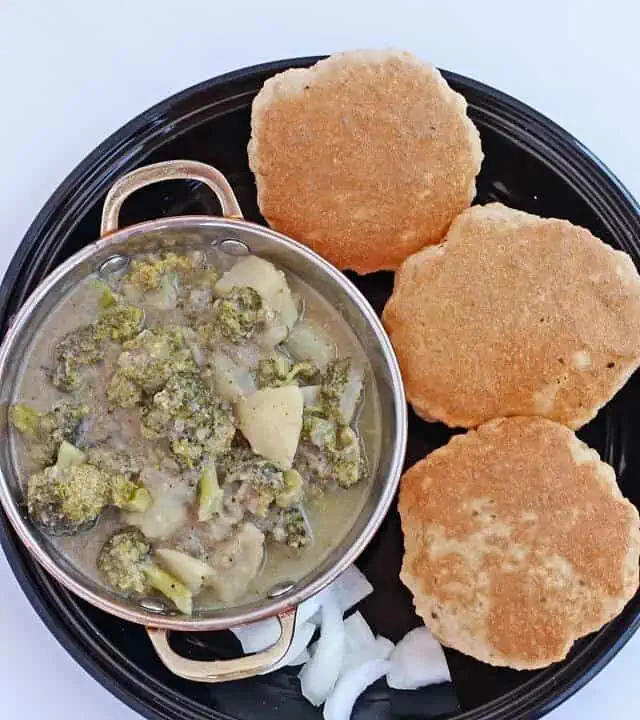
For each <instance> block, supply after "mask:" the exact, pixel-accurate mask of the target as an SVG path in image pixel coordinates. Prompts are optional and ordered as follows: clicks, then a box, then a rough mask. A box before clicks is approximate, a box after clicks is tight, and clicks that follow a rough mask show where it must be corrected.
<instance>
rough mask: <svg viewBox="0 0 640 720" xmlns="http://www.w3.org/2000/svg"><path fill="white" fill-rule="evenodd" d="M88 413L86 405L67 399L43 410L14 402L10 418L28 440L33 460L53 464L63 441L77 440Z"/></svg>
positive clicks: (72, 441)
mask: <svg viewBox="0 0 640 720" xmlns="http://www.w3.org/2000/svg"><path fill="white" fill-rule="evenodd" d="M88 413H89V408H88V407H87V406H86V405H81V406H74V405H71V404H70V403H67V402H60V403H57V404H56V405H54V407H53V409H52V410H51V412H47V413H42V412H38V411H37V410H34V409H33V408H30V407H28V406H27V405H22V404H18V405H13V406H12V407H11V409H10V411H9V420H10V422H11V424H12V425H13V427H14V428H15V429H16V430H17V431H18V432H20V433H21V434H22V435H24V436H25V438H26V439H27V441H28V444H29V451H30V454H31V456H32V457H33V459H34V460H35V461H36V462H37V463H39V464H42V465H49V464H51V463H52V462H53V461H54V460H55V458H56V453H57V452H58V447H59V446H60V443H61V442H63V440H67V441H68V442H70V443H74V442H75V441H76V439H77V437H76V436H77V434H78V430H79V427H80V424H81V422H82V420H83V419H84V418H85V417H86V416H87V414H88Z"/></svg>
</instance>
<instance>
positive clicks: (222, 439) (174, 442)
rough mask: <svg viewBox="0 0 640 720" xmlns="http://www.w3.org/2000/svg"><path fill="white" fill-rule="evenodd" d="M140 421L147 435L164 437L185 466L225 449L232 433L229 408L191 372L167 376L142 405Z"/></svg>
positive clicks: (228, 445) (225, 450)
mask: <svg viewBox="0 0 640 720" xmlns="http://www.w3.org/2000/svg"><path fill="white" fill-rule="evenodd" d="M142 424H143V428H144V429H145V430H146V431H147V434H149V435H150V436H152V437H154V436H155V437H167V438H168V439H169V441H170V443H171V450H172V452H173V454H174V455H175V456H176V458H177V459H178V461H179V462H180V463H181V464H182V465H183V466H186V467H188V468H194V467H198V466H199V465H200V463H201V462H202V461H203V460H204V459H205V458H207V457H208V458H215V457H216V456H217V455H221V454H223V453H225V452H227V451H228V450H229V448H230V446H231V440H232V439H233V436H234V434H235V426H234V424H233V416H232V414H231V411H230V410H229V408H227V407H226V406H225V405H223V403H222V402H221V401H219V400H218V398H216V397H215V396H214V395H213V393H212V392H211V390H210V389H209V388H208V387H207V386H206V385H205V384H204V382H203V381H202V379H201V378H200V377H199V375H198V374H197V373H195V372H183V373H178V374H175V375H173V376H172V377H170V378H169V380H168V381H167V383H166V385H165V387H164V389H163V390H161V391H160V392H157V393H156V394H155V395H154V396H153V400H152V401H151V403H150V405H149V406H147V407H145V408H144V409H143V417H142Z"/></svg>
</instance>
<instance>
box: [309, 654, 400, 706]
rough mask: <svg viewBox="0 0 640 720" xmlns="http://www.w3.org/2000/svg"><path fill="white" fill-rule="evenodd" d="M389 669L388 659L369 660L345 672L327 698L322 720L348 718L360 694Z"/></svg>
mask: <svg viewBox="0 0 640 720" xmlns="http://www.w3.org/2000/svg"><path fill="white" fill-rule="evenodd" d="M388 670H389V661H388V660H370V661H369V662H366V663H364V664H362V665H359V666H358V667H354V668H353V669H352V670H350V671H349V672H348V673H345V674H344V675H343V676H342V677H341V678H340V680H339V681H338V683H337V685H336V686H335V688H334V690H333V692H332V693H331V695H329V697H328V698H327V702H326V703H325V705H324V711H323V713H322V715H323V717H324V720H349V718H350V717H351V711H352V710H353V706H354V705H355V702H356V700H357V699H358V698H359V697H360V695H361V694H362V693H363V692H364V691H365V690H366V689H367V688H368V687H369V685H371V684H372V683H374V682H375V681H376V680H377V679H378V678H381V677H382V676H383V675H385V674H386V673H387V671H388Z"/></svg>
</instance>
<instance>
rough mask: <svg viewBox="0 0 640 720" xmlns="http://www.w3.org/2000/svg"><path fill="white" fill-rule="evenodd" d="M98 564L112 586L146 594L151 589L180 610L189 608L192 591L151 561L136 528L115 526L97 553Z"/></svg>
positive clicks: (188, 613) (188, 610)
mask: <svg viewBox="0 0 640 720" xmlns="http://www.w3.org/2000/svg"><path fill="white" fill-rule="evenodd" d="M98 568H99V569H100V571H101V572H102V574H103V576H104V579H105V581H106V582H107V584H109V585H110V586H111V587H113V588H115V589H116V590H120V591H121V592H124V593H132V594H135V595H148V594H149V593H150V592H151V591H152V590H153V589H155V590H158V591H160V592H161V593H162V594H163V595H165V596H166V597H167V598H169V600H171V601H172V602H173V603H174V605H175V606H176V607H177V608H178V610H180V611H181V612H183V613H185V614H186V615H190V614H191V612H192V609H193V594H192V593H191V591H190V590H189V588H187V587H186V586H185V585H183V584H182V583H181V582H180V581H179V580H178V579H177V578H175V577H173V575H170V574H169V573H168V572H166V571H165V570H162V569H161V568H159V567H158V566H157V565H156V564H155V563H154V562H153V561H152V559H151V544H150V543H149V541H148V540H147V539H146V538H145V536H144V535H143V534H142V532H140V530H138V529H137V528H125V529H124V530H119V531H118V532H117V533H115V534H114V535H112V536H111V537H110V538H109V539H108V540H107V542H106V543H105V544H104V545H103V547H102V550H101V551H100V554H99V556H98Z"/></svg>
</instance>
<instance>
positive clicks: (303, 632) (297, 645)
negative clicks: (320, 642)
mask: <svg viewBox="0 0 640 720" xmlns="http://www.w3.org/2000/svg"><path fill="white" fill-rule="evenodd" d="M315 631H316V626H315V625H314V624H313V623H302V625H296V630H295V633H294V635H293V640H292V641H291V646H290V647H289V649H288V650H287V654H286V655H285V656H284V657H283V658H282V660H280V662H277V663H276V664H275V665H274V666H273V667H271V668H269V669H268V670H265V671H264V672H261V673H260V674H261V675H268V674H269V673H272V672H275V671H276V670H279V669H280V668H281V667H284V666H285V665H289V664H290V662H291V661H292V660H295V659H296V658H298V657H300V655H301V654H302V653H303V652H305V651H306V649H307V645H309V643H310V642H311V638H312V637H313V633H314V632H315ZM303 662H304V661H303ZM298 664H299V665H302V662H300V663H298Z"/></svg>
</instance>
